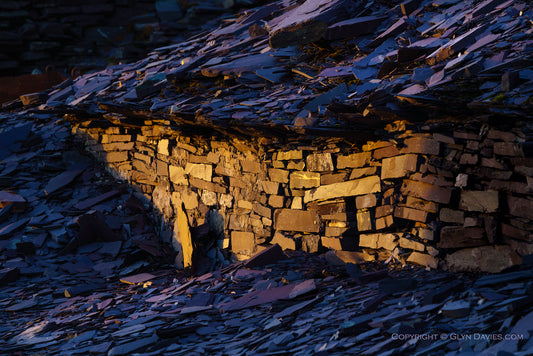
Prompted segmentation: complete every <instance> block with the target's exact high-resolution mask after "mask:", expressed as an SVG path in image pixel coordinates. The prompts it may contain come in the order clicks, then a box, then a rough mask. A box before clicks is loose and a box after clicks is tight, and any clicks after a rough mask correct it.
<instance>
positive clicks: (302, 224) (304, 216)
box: [274, 209, 320, 233]
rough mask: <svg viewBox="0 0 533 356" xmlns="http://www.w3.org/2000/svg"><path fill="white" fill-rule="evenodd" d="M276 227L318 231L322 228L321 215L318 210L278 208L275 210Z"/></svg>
mask: <svg viewBox="0 0 533 356" xmlns="http://www.w3.org/2000/svg"><path fill="white" fill-rule="evenodd" d="M274 228H275V229H276V230H284V231H302V232H311V233H313V232H314V233H316V232H318V231H319V230H320V217H319V216H318V214H317V213H316V211H304V210H291V209H277V210H275V211H274Z"/></svg>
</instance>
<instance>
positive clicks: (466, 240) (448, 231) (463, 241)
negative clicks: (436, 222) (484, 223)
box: [440, 226, 487, 248]
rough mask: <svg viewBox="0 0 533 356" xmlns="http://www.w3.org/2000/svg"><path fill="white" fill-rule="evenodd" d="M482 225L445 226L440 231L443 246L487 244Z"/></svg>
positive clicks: (462, 246) (441, 245)
mask: <svg viewBox="0 0 533 356" xmlns="http://www.w3.org/2000/svg"><path fill="white" fill-rule="evenodd" d="M484 236H485V229H483V228H482V227H462V226H445V227H443V228H442V229H441V231H440V247H441V248H464V247H474V246H482V245H486V244H487V242H486V241H485V240H484V239H483V237H484Z"/></svg>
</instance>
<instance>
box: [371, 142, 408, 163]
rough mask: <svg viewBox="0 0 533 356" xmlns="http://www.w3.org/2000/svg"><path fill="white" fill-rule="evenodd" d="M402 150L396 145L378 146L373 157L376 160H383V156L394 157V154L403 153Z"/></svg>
mask: <svg viewBox="0 0 533 356" xmlns="http://www.w3.org/2000/svg"><path fill="white" fill-rule="evenodd" d="M401 153H402V152H400V150H399V149H398V148H397V147H396V146H392V145H390V146H387V147H382V148H378V149H376V150H375V151H374V153H373V157H374V159H376V160H381V159H383V158H386V157H393V156H397V155H399V154H401Z"/></svg>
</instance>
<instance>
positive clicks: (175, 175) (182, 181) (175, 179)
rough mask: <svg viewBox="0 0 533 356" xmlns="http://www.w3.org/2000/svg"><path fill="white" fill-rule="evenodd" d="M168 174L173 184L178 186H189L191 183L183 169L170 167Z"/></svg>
mask: <svg viewBox="0 0 533 356" xmlns="http://www.w3.org/2000/svg"><path fill="white" fill-rule="evenodd" d="M168 173H169V177H170V181H171V182H172V183H174V184H177V185H187V184H189V181H188V180H187V176H186V175H185V169H183V167H177V166H173V165H169V166H168Z"/></svg>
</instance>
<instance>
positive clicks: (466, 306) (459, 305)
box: [442, 300, 470, 318]
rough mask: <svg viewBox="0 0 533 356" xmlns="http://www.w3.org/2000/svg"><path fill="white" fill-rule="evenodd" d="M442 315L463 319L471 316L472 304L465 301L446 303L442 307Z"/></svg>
mask: <svg viewBox="0 0 533 356" xmlns="http://www.w3.org/2000/svg"><path fill="white" fill-rule="evenodd" d="M442 314H443V315H444V316H445V317H447V318H463V317H465V316H467V315H468V314H470V303H468V302H467V301H464V300H458V301H454V302H449V303H446V305H444V306H443V307H442Z"/></svg>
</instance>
